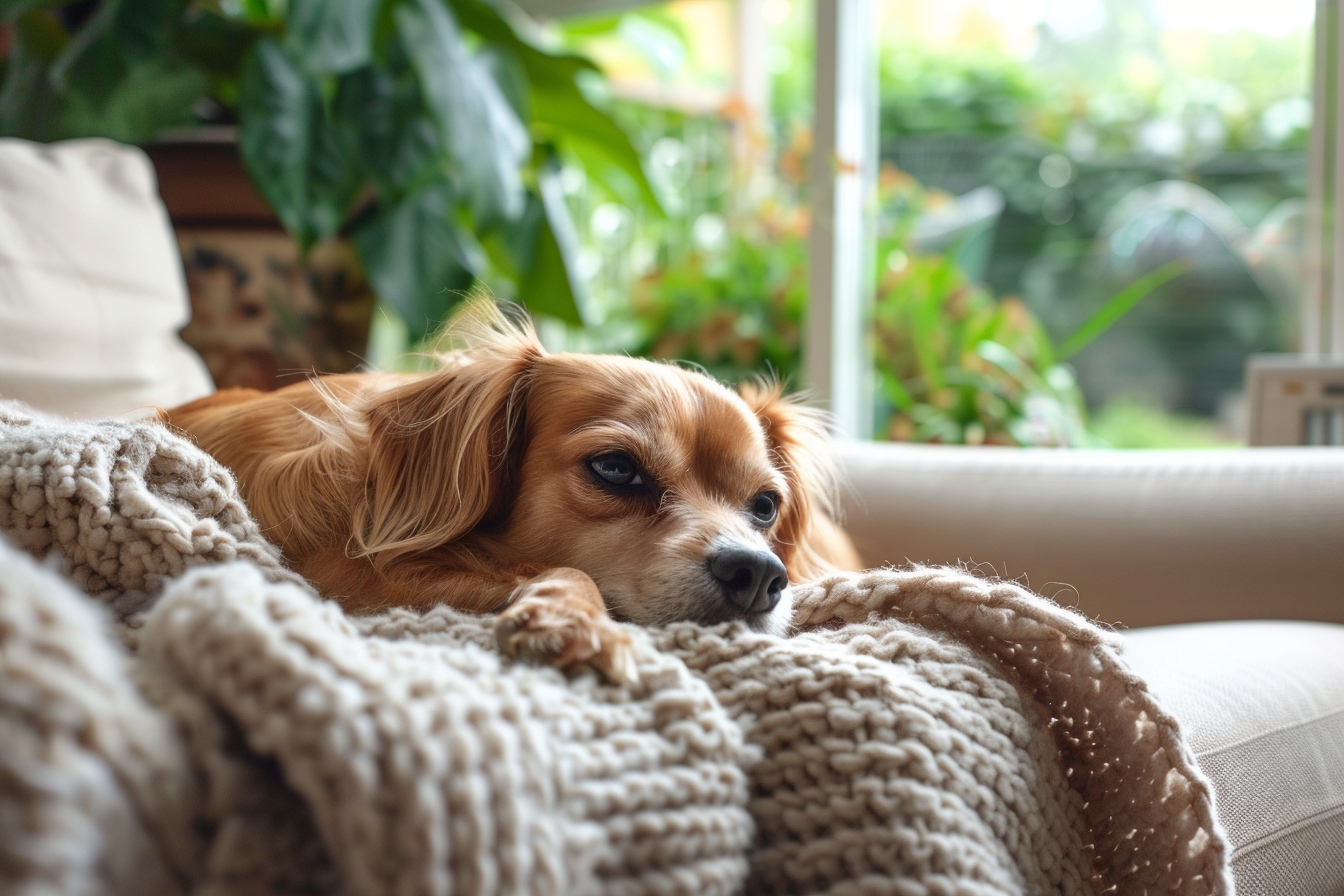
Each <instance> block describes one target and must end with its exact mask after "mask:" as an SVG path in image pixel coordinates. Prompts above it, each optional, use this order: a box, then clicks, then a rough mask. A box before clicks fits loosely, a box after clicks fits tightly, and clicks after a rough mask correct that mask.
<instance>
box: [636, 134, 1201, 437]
mask: <svg viewBox="0 0 1344 896" xmlns="http://www.w3.org/2000/svg"><path fill="white" fill-rule="evenodd" d="M795 151H796V152H798V153H799V154H800V155H804V156H805V155H806V147H805V146H804V147H795ZM882 185H883V189H882V193H881V197H880V204H881V207H882V209H883V220H884V226H883V228H882V235H881V238H880V241H879V246H878V269H877V270H876V271H875V272H874V276H875V279H876V281H877V292H876V300H875V307H874V310H873V317H872V334H873V335H872V339H873V350H874V359H875V363H876V367H877V376H878V383H879V388H880V392H881V401H882V403H883V406H884V407H883V410H882V412H881V413H882V416H883V419H884V423H883V425H882V433H881V434H882V435H884V436H885V437H887V438H891V439H895V440H900V441H920V442H942V443H955V444H1000V445H1033V446H1045V445H1050V446H1064V445H1068V446H1089V445H1097V444H1102V442H1101V440H1099V439H1098V438H1097V437H1096V436H1095V434H1093V433H1092V432H1091V431H1090V430H1089V428H1088V423H1087V419H1088V418H1087V406H1086V403H1085V401H1084V399H1083V395H1082V392H1081V391H1080V390H1079V388H1078V386H1077V383H1076V382H1075V380H1074V377H1073V373H1072V370H1071V368H1070V367H1069V366H1068V364H1067V363H1065V359H1066V358H1067V357H1068V356H1070V355H1072V354H1073V353H1076V352H1077V351H1080V350H1082V349H1084V348H1085V347H1086V345H1087V344H1088V343H1089V342H1090V341H1091V340H1092V339H1095V338H1096V337H1097V336H1099V335H1100V334H1101V333H1103V332H1105V330H1106V329H1107V328H1109V327H1110V326H1111V325H1112V324H1114V323H1115V322H1116V321H1117V320H1119V319H1120V318H1121V317H1123V316H1124V315H1125V314H1127V313H1128V312H1129V311H1130V310H1131V309H1132V308H1133V307H1134V306H1135V305H1136V304H1137V303H1138V302H1139V301H1140V300H1141V299H1142V298H1143V297H1144V296H1146V295H1148V294H1149V293H1151V292H1152V290H1153V289H1155V288H1156V287H1157V286H1159V285H1161V284H1162V283H1164V282H1166V281H1167V280H1169V279H1171V278H1173V277H1175V276H1177V275H1178V274H1179V273H1181V272H1182V271H1183V270H1184V268H1183V266H1180V265H1172V266H1169V267H1168V268H1166V269H1164V270H1162V271H1160V272H1158V273H1155V274H1153V275H1149V276H1148V277H1145V278H1141V279H1140V280H1139V281H1137V282H1136V283H1134V284H1132V285H1131V286H1130V287H1129V288H1128V289H1125V290H1122V291H1121V292H1120V293H1118V294H1117V295H1116V296H1114V297H1113V298H1112V299H1111V301H1109V302H1107V303H1106V304H1105V305H1104V306H1103V308H1101V309H1100V310H1099V311H1098V312H1097V313H1096V314H1095V315H1094V316H1093V317H1092V318H1091V319H1089V320H1088V321H1087V322H1086V323H1084V325H1083V326H1082V327H1080V328H1079V329H1078V331H1077V332H1076V333H1075V334H1074V335H1073V336H1071V337H1070V338H1069V339H1068V340H1065V341H1064V342H1063V343H1061V345H1059V346H1057V345H1056V344H1055V343H1054V342H1052V340H1051V339H1050V337H1049V335H1048V334H1047V333H1046V331H1045V329H1044V328H1043V327H1042V326H1041V324H1040V322H1039V321H1038V320H1037V319H1036V317H1035V316H1034V315H1033V314H1032V313H1031V312H1030V311H1029V310H1028V309H1027V307H1026V306H1025V305H1024V304H1023V303H1022V302H1021V301H1020V300H1019V299H1016V298H1011V297H1010V298H1006V299H1002V300H998V299H995V298H994V297H993V296H992V295H991V294H990V293H989V292H988V291H986V290H985V289H984V288H982V287H979V286H977V285H975V284H974V283H972V282H971V281H970V280H969V279H968V278H967V277H966V275H965V274H964V273H963V272H962V271H961V270H960V269H959V268H958V267H957V265H956V263H955V261H954V258H955V257H956V254H957V252H956V247H953V248H952V249H951V250H950V251H948V252H946V253H943V254H918V253H914V252H910V251H907V249H908V247H909V245H910V232H911V229H912V227H913V225H914V223H915V221H916V220H917V219H918V218H919V215H920V213H921V212H922V211H923V210H924V208H925V207H926V206H927V205H928V204H929V203H931V202H938V201H944V200H945V198H946V197H943V196H940V195H938V194H937V193H936V191H935V192H930V191H928V190H926V189H924V188H923V187H921V186H920V185H919V184H918V182H916V181H914V180H913V179H912V178H910V177H908V176H906V175H903V174H902V173H901V172H898V171H895V170H894V169H890V168H889V169H887V170H886V171H885V172H884V176H883V177H882ZM788 192H789V191H788V190H787V185H781V188H780V189H778V190H776V191H774V192H773V193H772V195H771V197H770V198H769V199H767V200H766V201H764V202H762V203H761V204H760V205H759V206H758V207H757V208H756V209H755V213H754V214H753V215H751V216H749V217H743V218H739V219H738V220H737V221H736V226H735V227H734V228H733V229H732V235H731V236H730V237H729V238H728V240H727V241H726V242H725V243H724V244H723V245H722V246H720V247H718V249H717V250H706V249H705V248H703V247H693V248H692V249H691V250H690V251H689V252H688V253H687V254H686V255H685V256H684V257H683V258H681V260H680V261H679V262H678V263H677V264H673V265H658V266H655V267H654V268H653V269H652V270H651V271H650V272H648V273H647V274H645V275H644V276H643V277H641V278H640V279H638V280H637V281H636V282H635V284H634V287H633V292H632V298H631V301H630V303H629V306H628V307H627V308H625V309H623V310H620V311H617V312H616V314H615V318H614V320H613V321H612V322H611V330H610V331H611V332H612V333H616V334H620V338H619V341H618V343H617V344H616V345H615V346H612V347H618V348H621V349H624V350H626V351H629V352H630V353H632V354H636V355H642V356H647V357H654V358H663V359H669V360H682V361H688V362H690V363H693V364H696V365H698V366H700V367H702V368H704V369H705V370H706V371H707V372H708V373H710V374H711V375H713V376H715V377H717V378H719V379H722V380H725V381H729V382H734V381H740V380H743V379H745V378H747V377H749V376H751V375H754V374H758V373H761V372H773V373H774V374H776V375H778V376H780V377H781V378H784V379H786V380H788V379H792V378H796V376H797V374H798V372H799V367H800V364H801V346H800V343H799V334H800V332H801V330H802V327H803V321H804V316H805V313H806V306H807V246H806V234H807V226H808V218H807V215H806V213H805V212H804V211H803V210H802V209H801V208H800V207H798V206H797V205H796V204H793V203H791V202H789V201H788V200H786V199H783V198H782V197H783V196H786V195H787V194H788Z"/></svg>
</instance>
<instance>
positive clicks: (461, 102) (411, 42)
mask: <svg viewBox="0 0 1344 896" xmlns="http://www.w3.org/2000/svg"><path fill="white" fill-rule="evenodd" d="M394 16H395V19H396V25H397V34H398V36H399V37H400V38H401V43H402V44H403V45H404V46H405V48H406V52H407V55H408V56H409V57H410V59H411V63H412V65H413V66H414V68H415V70H416V73H417V74H418V75H419V78H420V89H421V91H422V92H423V95H424V98H425V102H426V104H427V106H428V108H429V111H430V114H431V115H432V116H433V118H434V122H435V124H436V125H437V126H438V130H439V134H440V137H441V139H442V141H443V145H444V148H445V149H446V150H447V152H448V156H449V158H450V159H451V160H452V161H453V164H454V165H455V166H456V168H457V169H458V171H459V172H460V175H461V184H462V188H463V189H464V190H465V191H466V195H467V199H468V201H469V203H470V205H471V209H472V212H473V214H474V215H475V218H476V221H477V223H478V225H479V226H490V225H491V224H493V223H496V222H499V221H500V220H507V219H513V218H516V217H517V216H518V215H519V214H521V213H522V211H523V207H524V199H525V197H524V191H523V181H522V176H521V174H520V172H519V168H520V166H521V165H522V164H523V162H524V161H526V159H527V157H528V155H529V154H530V152H531V148H532V146H531V141H530V140H529V139H528V135H527V131H526V129H524V127H523V125H522V123H521V122H520V121H519V120H518V116H517V114H516V113H515V112H514V110H513V107H512V106H510V105H509V102H508V100H506V99H505V98H504V95H503V94H502V93H501V91H500V89H499V85H497V84H496V83H495V81H494V80H493V79H492V78H491V77H490V74H489V71H488V70H487V69H486V67H485V66H484V65H483V64H482V62H481V61H480V60H479V59H477V58H476V57H475V56H474V55H473V54H472V53H471V51H470V50H469V49H468V48H467V45H466V44H465V43H464V41H463V39H462V33H461V31H460V30H459V29H458V26H457V21H456V20H455V19H454V17H453V14H452V12H451V11H449V9H448V8H447V7H446V6H444V5H442V4H441V3H440V2H439V0H408V2H406V3H405V4H403V5H401V6H398V7H397V8H396V10H395V13H394Z"/></svg>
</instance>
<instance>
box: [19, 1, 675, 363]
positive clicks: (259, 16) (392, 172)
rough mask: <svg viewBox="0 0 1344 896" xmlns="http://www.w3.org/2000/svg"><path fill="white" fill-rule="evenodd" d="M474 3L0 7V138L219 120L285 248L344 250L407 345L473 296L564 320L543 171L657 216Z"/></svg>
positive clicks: (535, 62)
mask: <svg viewBox="0 0 1344 896" xmlns="http://www.w3.org/2000/svg"><path fill="white" fill-rule="evenodd" d="M511 10H512V7H511V6H506V5H504V4H500V5H496V4H495V3H493V2H491V0H343V2H339V3H338V2H330V0H232V2H228V0H102V2H92V3H90V2H85V3H77V4H73V5H71V4H69V3H68V0H0V23H4V22H12V23H13V42H12V48H11V51H10V53H9V55H8V57H7V58H6V59H5V60H4V83H3V87H0V133H3V134H6V135H14V136H24V137H28V138H30V139H38V140H54V139H61V138H65V137H75V136H86V135H100V136H107V137H112V138H115V139H118V140H122V141H127V142H142V141H145V140H148V139H150V138H152V137H153V136H154V135H155V134H157V133H159V132H160V131H162V130H163V129H164V128H167V127H171V126H175V125H182V124H189V123H192V122H193V121H196V120H199V118H200V117H201V116H200V113H201V112H202V111H203V110H204V111H205V112H206V113H207V115H208V117H212V118H214V119H217V120H225V121H231V120H236V121H237V123H238V138H239V146H240V150H241V154H242V158H243V163H244V165H245V167H246V169H247V171H248V174H249V176H250V177H251V178H252V180H253V182H254V183H255V185H256V187H257V189H258V190H259V191H260V193H261V195H262V196H263V197H264V198H265V199H266V201H267V202H268V203H270V205H271V207H272V208H273V209H274V211H275V213H276V215H277V216H278V217H279V219H280V221H281V222H282V223H283V224H284V226H285V228H286V229H287V230H288V231H289V232H290V233H291V234H292V235H293V236H294V238H295V239H296V240H297V241H298V242H299V244H300V246H301V247H303V248H304V250H305V251H306V250H307V249H308V248H309V247H311V246H312V245H313V244H314V243H316V242H317V241H319V240H322V239H325V238H328V237H331V236H333V235H337V234H341V235H346V236H349V237H350V238H351V240H352V241H353V243H354V245H355V246H356V248H357V250H358V253H359V256H360V259H361V261H362V263H363V265H364V267H365V270H366V272H367V275H368V278H369V281H370V282H371V283H372V284H373V286H374V288H375V291H376V292H377V293H378V295H379V296H380V298H382V299H383V300H384V301H385V302H387V303H389V304H390V305H391V306H392V307H394V308H396V309H397V310H398V311H399V312H400V313H401V315H402V316H404V317H405V319H406V321H407V324H408V326H409V328H410V331H411V335H412V336H413V337H419V336H422V335H423V334H425V333H426V332H428V331H430V330H431V329H432V328H433V327H434V326H435V325H436V324H437V323H438V322H439V321H441V320H442V319H443V318H444V317H445V316H446V314H447V312H448V310H449V309H450V308H451V306H452V305H453V304H455V303H456V302H457V301H458V300H459V298H460V297H461V296H462V295H463V294H464V293H465V291H466V290H467V288H468V287H469V286H470V284H471V283H472V282H473V280H478V279H479V280H483V281H485V282H486V283H488V284H489V285H491V286H492V287H494V288H496V289H497V290H498V291H502V292H504V293H505V294H508V295H511V296H513V297H515V298H518V299H520V300H522V301H525V302H526V304H527V305H528V307H529V308H530V309H531V310H532V311H534V312H538V313H542V314H549V315H553V316H555V317H558V318H560V319H563V320H567V321H571V322H575V323H577V322H581V321H582V320H583V319H584V317H585V314H584V298H583V296H584V290H583V284H582V282H581V280H580V278H579V277H578V276H577V274H576V271H575V268H574V260H575V258H574V256H575V251H574V245H573V244H574V242H575V237H574V227H573V223H572V221H571V220H570V218H569V212H568V210H567V208H566V206H565V203H564V201H563V195H562V191H561V189H560V186H559V178H558V171H559V165H560V161H561V159H562V158H567V159H569V160H571V161H575V162H578V163H580V164H582V165H583V166H584V167H585V168H586V169H587V171H588V173H589V174H590V176H593V177H595V178H597V179H599V180H602V181H604V182H605V183H607V184H608V185H609V186H610V188H611V189H612V190H613V191H614V192H616V193H618V194H619V195H623V196H625V197H627V198H628V199H629V200H630V201H632V202H645V203H647V204H648V205H650V206H652V207H654V208H656V207H657V199H656V198H655V197H654V194H653V192H652V190H651V188H650V186H649V184H648V182H647V180H646V179H645V176H644V171H643V167H642V165H641V162H640V159H639V156H638V154H637V153H636V151H635V149H634V148H633V146H632V145H631V143H630V141H629V139H628V138H627V136H626V135H625V133H624V132H623V131H622V130H621V129H620V128H619V127H618V126H617V125H616V124H615V123H614V122H613V120H612V119H611V118H610V117H609V116H608V115H607V113H606V112H604V111H603V110H601V109H599V108H598V107H597V106H596V105H594V103H593V102H592V101H591V100H590V99H589V97H588V95H587V93H585V91H584V89H583V85H582V83H581V82H583V80H584V79H586V78H592V77H596V76H598V74H599V73H598V71H597V69H596V68H595V67H594V66H593V65H592V63H590V62H589V61H588V60H586V59H584V58H583V57H581V56H578V55H575V54H572V53H568V52H554V51H552V50H550V49H547V48H546V47H544V46H543V45H542V44H541V43H540V42H539V41H538V40H536V39H535V38H534V37H533V36H532V34H531V32H532V26H531V23H530V22H529V21H527V20H526V19H523V18H520V17H518V15H517V14H515V13H513V12H511Z"/></svg>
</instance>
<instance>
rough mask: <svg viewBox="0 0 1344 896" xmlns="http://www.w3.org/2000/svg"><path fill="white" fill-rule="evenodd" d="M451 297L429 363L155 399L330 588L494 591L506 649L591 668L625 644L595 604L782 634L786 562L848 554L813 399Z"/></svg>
mask: <svg viewBox="0 0 1344 896" xmlns="http://www.w3.org/2000/svg"><path fill="white" fill-rule="evenodd" d="M464 317H466V318H467V323H466V324H465V325H462V324H460V323H459V324H458V326H457V329H458V331H459V333H460V334H461V335H462V338H463V342H464V347H463V349H462V350H460V351H457V352H454V353H451V354H447V355H444V356H442V358H441V361H442V366H441V368H440V369H438V370H437V371H435V372H432V373H428V374H348V375H340V376H331V377H323V378H320V379H315V380H310V381H308V382H304V383H299V384H296V385H293V386H289V387H286V388H283V389H280V390H278V391H276V392H271V393H263V392H257V391H254V390H243V389H234V390H226V391H223V392H220V393H218V394H216V395H212V396H209V397H207V398H203V399H201V400H199V401H195V402H192V403H191V404H188V405H185V406H183V407H180V408H177V409H175V410H173V411H170V412H168V414H167V420H168V422H170V423H171V424H172V425H174V426H176V427H179V428H180V429H182V430H184V431H186V432H187V433H189V434H190V435H191V436H192V437H194V438H195V439H196V441H197V442H198V443H199V444H200V446H201V447H202V448H203V449H205V450H206V451H208V452H209V453H210V454H212V455H214V456H215V457H216V458H217V459H218V460H219V461H220V462H222V463H224V464H225V465H227V466H228V467H230V468H232V469H233V471H234V473H235V474H236V476H237V477H238V482H239V485H240V487H241V490H242V493H243V497H244V499H245V500H246V501H247V504H248V506H249V507H250V508H251V510H252V512H253V514H255V515H256V517H257V519H258V520H259V521H260V522H261V525H262V526H263V528H264V530H265V531H266V533H267V535H268V536H269V537H270V538H271V539H272V540H274V541H276V542H277V543H278V544H279V545H280V546H281V549H282V550H283V552H284V554H285V557H286V558H287V559H288V560H289V562H290V563H291V564H292V565H293V567H294V568H295V569H296V570H297V571H298V572H300V573H301V574H302V575H303V576H305V577H306V578H307V579H308V580H309V581H311V582H312V583H314V584H315V585H316V586H317V587H318V589H319V590H320V591H321V593H322V594H323V595H324V596H326V597H329V598H333V599H335V600H337V601H339V602H340V603H341V604H342V605H343V606H344V607H345V608H346V609H347V610H350V611H354V612H361V611H371V610H377V609H381V608H384V607H389V606H408V607H429V606H432V605H435V604H439V603H446V604H449V605H451V606H454V607H458V608H460V609H464V610H469V611H475V612H487V611H488V612H495V611H499V612H500V613H501V616H500V621H499V623H498V628H497V633H498V636H499V640H500V645H501V647H502V648H503V649H504V650H505V652H507V653H509V654H511V655H515V656H523V657H526V658H529V659H533V660H536V661H540V662H547V663H552V664H554V665H556V666H559V667H561V668H568V667H574V666H582V665H588V666H592V667H594V668H596V669H598V670H600V671H601V672H603V673H604V674H606V675H607V676H608V677H610V678H612V679H613V680H628V679H630V678H631V677H632V675H633V663H632V660H631V657H630V653H629V638H628V636H627V635H626V634H625V632H623V631H622V629H621V628H620V627H619V626H617V625H615V624H613V622H612V621H611V618H610V617H609V616H608V612H610V614H611V615H612V616H615V617H617V618H620V619H625V620H629V621H632V622H637V623H643V624H654V625H656V624H661V623H667V622H672V621H676V620H695V621H699V622H704V623H717V622H723V621H728V620H741V621H744V622H746V623H747V624H748V625H749V626H751V627H752V628H754V629H756V630H759V631H765V632H773V633H782V632H784V631H786V630H787V628H788V625H789V617H790V605H791V600H790V592H789V581H790V579H792V580H793V581H799V580H802V579H807V578H811V577H813V576H815V575H816V574H818V573H820V572H822V571H824V570H825V569H827V568H829V566H830V565H832V564H834V565H839V566H846V567H850V568H857V564H858V560H857V557H856V555H855V554H854V552H853V548H852V547H851V546H850V545H849V543H848V540H847V539H846V538H845V537H844V535H843V533H842V532H840V530H839V529H838V527H836V526H835V525H834V524H833V523H832V522H831V519H833V512H834V507H833V503H832V496H833V494H834V489H835V477H834V473H833V470H832V467H831V465H830V462H829V460H828V455H827V441H826V435H825V430H824V426H823V421H822V418H821V416H820V415H819V414H818V413H817V412H815V411H813V410H810V409H807V408H805V407H802V406H800V405H798V404H796V403H794V402H792V401H790V400H788V399H785V398H782V397H781V395H780V390H779V389H778V388H775V387H760V388H744V389H743V390H742V392H741V394H740V395H739V394H738V393H736V392H733V391H731V390H730V389H727V388H725V387H724V386H722V385H720V384H718V383H717V382H715V381H713V380H711V379H710V378H708V377H706V376H703V375H701V374H698V373H694V372H690V371H687V370H684V369H682V368H679V367H676V366H673V365H670V364H660V363H655V362H650V361H643V360H635V359H631V358H624V357H615V356H606V355H578V354H548V353H547V352H546V351H545V349H543V348H542V346H541V344H540V342H538V341H537V338H536V336H535V334H534V333H533V332H532V330H531V328H530V327H529V326H528V325H526V324H515V323H511V322H509V321H508V320H506V318H505V317H504V316H503V314H501V313H500V312H499V311H498V309H497V308H496V307H495V306H494V304H493V303H489V302H485V303H477V304H475V305H473V306H472V308H471V309H470V311H469V312H468V314H466V315H464ZM459 320H461V317H460V318H459Z"/></svg>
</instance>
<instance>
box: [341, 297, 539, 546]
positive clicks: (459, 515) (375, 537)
mask: <svg viewBox="0 0 1344 896" xmlns="http://www.w3.org/2000/svg"><path fill="white" fill-rule="evenodd" d="M492 322H493V323H494V324H496V325H497V326H496V327H495V328H493V329H489V330H488V332H486V331H482V332H485V335H484V336H481V334H480V333H478V334H477V335H476V337H475V339H474V340H473V341H474V342H475V343H476V344H474V345H472V347H471V348H470V349H469V350H467V351H465V352H463V353H460V354H453V355H447V356H445V357H444V359H443V367H442V368H441V369H439V370H438V371H436V372H434V373H432V374H429V375H427V376H425V377H422V378H419V379H416V380H414V381H411V382H409V383H405V384H402V385H399V386H396V387H394V388H392V389H390V390H388V391H387V392H385V393H383V394H381V395H380V396H378V397H377V398H375V399H373V400H372V401H371V402H370V403H369V404H368V405H367V406H366V409H365V419H366V421H367V426H368V431H367V433H368V472H367V480H366V483H365V488H364V495H363V506H362V507H358V508H356V510H355V531H354V541H355V547H356V548H357V550H358V553H359V554H362V555H364V556H368V557H370V558H371V559H373V560H374V562H375V563H378V562H384V561H386V560H390V559H394V558H396V557H400V556H403V555H405V554H408V553H413V552H418V551H425V550H430V549H433V548H436V547H439V546H441V545H444V544H446V543H448V542H451V541H453V540H455V539H457V538H461V537H462V536H463V535H465V534H467V533H468V532H470V531H471V530H472V529H474V528H475V527H477V526H478V525H480V524H481V523H482V522H484V521H488V520H490V519H492V518H495V517H497V516H499V515H501V514H502V513H503V512H504V511H505V510H506V509H507V506H508V504H509V501H510V495H511V494H512V490H513V486H514V482H513V480H514V478H515V476H516V474H517V470H518V467H519V466H520V464H521V457H522V449H523V445H522V437H523V425H524V421H523V415H524V408H525V405H526V391H527V382H528V379H529V374H530V372H531V370H532V368H533V365H534V364H535V362H536V361H537V360H538V359H540V358H542V357H544V356H545V350H544V349H543V348H542V347H541V343H540V342H538V341H537V339H536V336H535V335H534V334H533V332H532V331H531V329H530V328H528V327H519V326H516V325H512V324H508V323H505V322H504V321H503V319H502V318H498V319H492ZM482 340H484V342H482Z"/></svg>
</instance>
